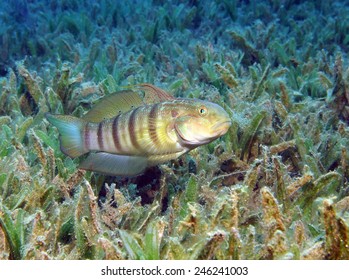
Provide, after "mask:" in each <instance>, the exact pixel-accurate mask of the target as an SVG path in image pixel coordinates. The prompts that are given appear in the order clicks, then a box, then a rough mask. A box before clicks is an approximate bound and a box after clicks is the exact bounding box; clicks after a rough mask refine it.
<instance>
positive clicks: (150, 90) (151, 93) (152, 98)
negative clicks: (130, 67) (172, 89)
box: [133, 84, 175, 104]
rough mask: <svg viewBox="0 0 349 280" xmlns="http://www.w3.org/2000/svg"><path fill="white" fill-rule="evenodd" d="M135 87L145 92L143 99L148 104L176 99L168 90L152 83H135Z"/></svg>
mask: <svg viewBox="0 0 349 280" xmlns="http://www.w3.org/2000/svg"><path fill="white" fill-rule="evenodd" d="M133 88H135V89H139V90H141V91H143V92H144V96H143V101H144V103H146V104H153V103H159V102H163V101H169V100H174V99H175V98H174V97H173V96H172V95H171V94H169V93H168V92H166V91H164V90H163V89H161V88H158V87H156V86H154V85H151V84H139V85H135V86H134V87H133Z"/></svg>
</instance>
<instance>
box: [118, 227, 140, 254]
mask: <svg viewBox="0 0 349 280" xmlns="http://www.w3.org/2000/svg"><path fill="white" fill-rule="evenodd" d="M119 234H120V238H121V240H122V242H123V243H124V246H125V248H126V251H127V253H128V254H129V256H130V259H131V260H145V259H146V257H145V254H144V252H143V249H142V248H141V246H140V245H139V244H138V242H137V240H136V239H135V238H134V237H133V236H132V235H131V234H129V233H128V232H127V231H124V230H121V229H120V230H119Z"/></svg>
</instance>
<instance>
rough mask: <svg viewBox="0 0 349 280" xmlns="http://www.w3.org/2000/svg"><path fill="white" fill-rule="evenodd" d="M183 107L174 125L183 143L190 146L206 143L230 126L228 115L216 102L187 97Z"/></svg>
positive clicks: (220, 134)
mask: <svg viewBox="0 0 349 280" xmlns="http://www.w3.org/2000/svg"><path fill="white" fill-rule="evenodd" d="M185 108H186V109H185V110H183V111H182V112H181V114H180V116H178V117H177V119H176V120H175V125H174V127H175V130H176V133H177V135H178V137H179V139H180V140H181V142H182V143H183V144H186V145H190V146H199V145H203V144H207V143H209V142H212V141H213V140H215V139H217V138H219V137H220V136H222V135H224V134H225V133H226V132H227V131H228V129H229V127H230V126H231V119H230V117H229V115H228V114H227V112H226V111H225V110H224V109H223V108H222V107H221V106H219V105H218V104H215V103H212V102H208V101H202V100H196V99H190V100H189V99H188V104H186V106H185Z"/></svg>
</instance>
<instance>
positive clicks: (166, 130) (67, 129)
mask: <svg viewBox="0 0 349 280" xmlns="http://www.w3.org/2000/svg"><path fill="white" fill-rule="evenodd" d="M140 89H141V90H143V91H144V92H145V96H143V97H142V98H141V97H140V95H139V94H138V93H137V92H135V91H124V92H121V93H116V94H113V95H111V96H107V97H106V98H105V99H104V100H102V101H101V102H100V103H99V104H97V105H96V107H95V108H94V109H92V110H91V111H90V112H89V113H87V114H86V115H85V116H84V117H83V118H82V119H79V118H76V117H72V116H67V115H51V114H47V115H46V117H47V119H48V121H49V122H50V123H51V124H53V125H54V126H56V127H57V128H58V131H59V133H60V142H61V150H62V152H63V153H65V154H66V155H68V156H70V157H78V156H81V155H83V154H86V153H89V155H88V157H87V158H86V159H85V160H84V161H83V162H82V163H81V165H80V168H82V169H86V170H92V171H96V172H100V173H104V174H110V175H124V176H131V175H137V174H140V173H142V172H143V171H144V169H145V168H147V167H149V166H153V165H156V164H159V163H163V162H166V161H168V160H171V159H175V158H177V157H179V156H180V155H182V154H184V153H186V152H188V151H190V150H192V149H194V148H196V147H198V146H200V145H203V144H207V143H209V142H211V141H213V140H214V139H217V138H218V137H220V136H222V135H223V134H225V133H226V132H227V130H228V129H229V127H230V125H231V121H230V118H229V116H228V114H227V113H226V112H225V111H224V109H223V108H222V107H220V106H219V105H217V104H214V103H211V102H208V101H203V100H198V99H186V98H179V99H175V98H173V97H172V96H170V95H169V94H168V93H166V92H165V91H163V90H161V89H158V88H156V87H154V86H152V85H148V84H144V85H140Z"/></svg>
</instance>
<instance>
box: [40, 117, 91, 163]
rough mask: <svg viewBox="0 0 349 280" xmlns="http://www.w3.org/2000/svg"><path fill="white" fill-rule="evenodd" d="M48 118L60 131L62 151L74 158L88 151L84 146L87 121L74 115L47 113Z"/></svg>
mask: <svg viewBox="0 0 349 280" xmlns="http://www.w3.org/2000/svg"><path fill="white" fill-rule="evenodd" d="M45 116H46V119H47V120H48V121H49V122H50V123H51V124H52V125H54V126H55V127H57V129H58V131H59V133H60V138H59V139H60V143H61V151H62V152H63V153H64V154H66V155H67V156H70V157H72V158H74V157H78V156H81V155H83V154H85V153H87V152H88V150H86V149H85V147H84V141H83V140H84V139H83V133H82V131H83V129H84V126H85V124H86V122H85V121H83V120H81V119H78V118H76V117H73V116H67V115H52V114H50V113H46V114H45Z"/></svg>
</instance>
